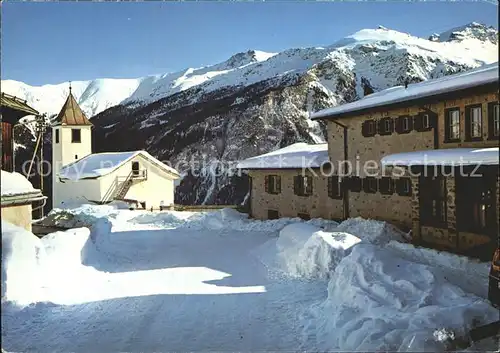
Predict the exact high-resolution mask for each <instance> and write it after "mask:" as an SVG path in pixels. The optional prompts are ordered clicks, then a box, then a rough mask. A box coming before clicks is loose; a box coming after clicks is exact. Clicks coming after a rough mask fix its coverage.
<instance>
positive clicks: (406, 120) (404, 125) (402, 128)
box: [395, 115, 413, 134]
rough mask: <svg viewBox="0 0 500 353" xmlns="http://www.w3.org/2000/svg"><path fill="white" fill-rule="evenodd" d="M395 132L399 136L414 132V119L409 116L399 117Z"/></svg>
mask: <svg viewBox="0 0 500 353" xmlns="http://www.w3.org/2000/svg"><path fill="white" fill-rule="evenodd" d="M395 130H396V132H397V133H398V134H407V133H409V132H410V131H411V130H413V119H412V118H411V117H410V116H408V115H403V116H399V117H397V118H396V121H395Z"/></svg>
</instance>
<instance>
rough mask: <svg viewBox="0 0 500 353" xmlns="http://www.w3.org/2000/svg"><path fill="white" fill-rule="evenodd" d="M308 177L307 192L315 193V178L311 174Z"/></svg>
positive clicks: (308, 193)
mask: <svg viewBox="0 0 500 353" xmlns="http://www.w3.org/2000/svg"><path fill="white" fill-rule="evenodd" d="M306 178H307V188H306V194H307V195H312V193H313V178H312V177H310V176H307V177H306Z"/></svg>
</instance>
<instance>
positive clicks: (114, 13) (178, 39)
mask: <svg viewBox="0 0 500 353" xmlns="http://www.w3.org/2000/svg"><path fill="white" fill-rule="evenodd" d="M1 7H2V57H1V60H2V66H1V69H2V79H14V80H19V81H24V82H26V83H28V84H32V85H41V84H51V83H60V82H65V81H68V80H72V81H76V80H89V79H94V78H103V77H113V78H134V77H139V76H145V75H150V74H157V73H165V72H169V71H177V70H181V69H184V68H187V67H200V66H205V65H209V64H214V63H217V62H220V61H223V60H226V59H227V58H228V57H230V56H231V55H233V54H234V53H237V52H241V51H246V50H248V49H259V50H264V51H271V52H276V51H281V50H284V49H287V48H293V47H308V46H321V45H329V44H332V43H334V42H335V41H336V40H338V39H340V38H342V37H345V36H347V35H349V34H352V33H354V32H356V31H358V30H360V29H363V28H376V27H377V26H378V25H383V26H385V27H388V28H391V29H395V30H399V31H404V32H408V33H411V34H413V35H418V36H423V37H427V36H429V35H430V34H432V33H434V32H443V31H445V30H447V29H450V28H452V27H456V26H460V25H463V24H466V23H469V22H472V21H476V22H481V23H485V24H487V25H493V26H495V27H497V11H498V5H493V4H492V3H491V2H490V3H488V2H391V1H388V2H289V1H267V2H211V1H205V2H170V3H167V2H126V3H124V2H70V3H66V2H48V3H41V2H22V3H21V2H9V1H7V2H3V3H2V5H1Z"/></svg>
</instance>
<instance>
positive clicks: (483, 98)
mask: <svg viewBox="0 0 500 353" xmlns="http://www.w3.org/2000/svg"><path fill="white" fill-rule="evenodd" d="M490 102H498V92H492V93H488V94H480V95H474V96H469V97H465V98H460V99H454V100H447V101H443V102H441V103H440V104H438V105H437V106H436V108H435V109H436V110H435V111H436V112H437V113H438V116H439V119H438V134H439V148H457V147H492V146H498V139H496V140H490V139H488V133H489V131H488V103H490ZM473 104H482V120H483V133H482V140H480V141H466V138H465V107H466V106H468V105H473ZM450 108H460V141H459V142H453V143H450V142H446V141H445V133H444V132H445V119H444V114H445V110H446V109H450ZM433 110H434V109H433Z"/></svg>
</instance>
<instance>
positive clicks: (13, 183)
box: [1, 170, 40, 197]
mask: <svg viewBox="0 0 500 353" xmlns="http://www.w3.org/2000/svg"><path fill="white" fill-rule="evenodd" d="M1 175H2V177H1V181H2V185H1V190H2V197H4V196H17V195H26V194H40V190H38V189H35V188H34V187H33V185H32V184H31V183H30V181H29V180H28V179H26V177H25V176H24V175H22V174H19V173H16V172H14V173H10V172H7V171H5V170H2V171H1Z"/></svg>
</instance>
